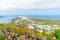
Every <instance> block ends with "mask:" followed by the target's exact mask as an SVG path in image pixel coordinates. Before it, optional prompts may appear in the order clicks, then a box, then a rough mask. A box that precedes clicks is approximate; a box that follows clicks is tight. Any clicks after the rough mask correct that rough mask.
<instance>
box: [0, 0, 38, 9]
mask: <svg viewBox="0 0 60 40" xmlns="http://www.w3.org/2000/svg"><path fill="white" fill-rule="evenodd" d="M38 1H39V0H0V9H12V8H21V9H29V8H38V5H37V4H36V3H38Z"/></svg>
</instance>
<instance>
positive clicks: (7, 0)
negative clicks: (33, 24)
mask: <svg viewBox="0 0 60 40" xmlns="http://www.w3.org/2000/svg"><path fill="white" fill-rule="evenodd" d="M0 15H60V0H0Z"/></svg>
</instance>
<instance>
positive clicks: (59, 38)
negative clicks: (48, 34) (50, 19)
mask: <svg viewBox="0 0 60 40" xmlns="http://www.w3.org/2000/svg"><path fill="white" fill-rule="evenodd" d="M52 34H53V35H54V36H55V37H56V39H57V40H60V29H57V30H55V31H54V32H53V33H52Z"/></svg>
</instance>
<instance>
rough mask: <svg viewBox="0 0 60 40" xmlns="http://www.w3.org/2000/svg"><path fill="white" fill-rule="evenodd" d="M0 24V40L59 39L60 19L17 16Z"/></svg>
mask: <svg viewBox="0 0 60 40" xmlns="http://www.w3.org/2000/svg"><path fill="white" fill-rule="evenodd" d="M11 20H12V21H11V22H10V23H4V24H0V40H60V34H59V33H60V32H59V31H60V25H59V21H60V20H55V19H44V18H29V17H23V16H19V17H16V18H13V19H11Z"/></svg>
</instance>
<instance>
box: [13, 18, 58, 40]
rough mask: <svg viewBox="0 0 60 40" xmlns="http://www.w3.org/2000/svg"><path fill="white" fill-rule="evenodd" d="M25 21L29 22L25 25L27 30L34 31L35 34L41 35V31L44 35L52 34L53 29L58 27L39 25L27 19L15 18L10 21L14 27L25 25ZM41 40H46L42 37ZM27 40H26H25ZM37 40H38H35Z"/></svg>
mask: <svg viewBox="0 0 60 40" xmlns="http://www.w3.org/2000/svg"><path fill="white" fill-rule="evenodd" d="M25 21H27V22H29V24H28V23H27V24H25V25H26V26H25V27H27V28H29V29H36V31H37V32H40V33H42V32H43V31H45V33H46V34H50V33H51V32H53V31H54V30H55V29H58V28H59V27H58V25H56V24H54V25H47V24H41V23H40V22H39V23H36V22H35V21H33V20H31V19H30V18H28V17H17V18H14V19H13V20H12V22H13V23H15V25H20V24H21V25H22V24H23V23H25ZM42 39H43V40H47V39H46V38H45V37H44V36H43V37H42ZM53 39H55V37H53ZM26 40H27V39H26ZM37 40H38V39H37Z"/></svg>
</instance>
